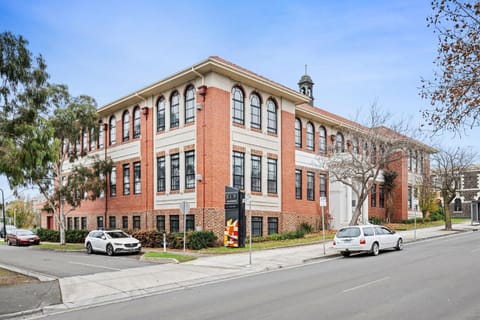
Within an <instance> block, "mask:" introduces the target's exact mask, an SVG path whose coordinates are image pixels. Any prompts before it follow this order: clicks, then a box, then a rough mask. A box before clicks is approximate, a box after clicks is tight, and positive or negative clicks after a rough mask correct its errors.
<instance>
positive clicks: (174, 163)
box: [170, 153, 180, 190]
mask: <svg viewBox="0 0 480 320" xmlns="http://www.w3.org/2000/svg"><path fill="white" fill-rule="evenodd" d="M170 174H171V179H170V190H179V189H180V156H179V154H178V153H176V154H172V155H171V156H170Z"/></svg>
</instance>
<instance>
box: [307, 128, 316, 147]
mask: <svg viewBox="0 0 480 320" xmlns="http://www.w3.org/2000/svg"><path fill="white" fill-rule="evenodd" d="M314 133H315V130H314V129H313V124H312V123H311V122H309V123H307V149H308V150H314V149H315V147H314V145H315V138H314V137H315V135H314Z"/></svg>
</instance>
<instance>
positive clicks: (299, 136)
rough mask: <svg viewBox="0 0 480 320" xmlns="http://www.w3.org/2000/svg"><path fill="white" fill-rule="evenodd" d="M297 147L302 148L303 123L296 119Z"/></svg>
mask: <svg viewBox="0 0 480 320" xmlns="http://www.w3.org/2000/svg"><path fill="white" fill-rule="evenodd" d="M295 147H297V148H301V147H302V122H301V121H300V119H298V118H297V119H295Z"/></svg>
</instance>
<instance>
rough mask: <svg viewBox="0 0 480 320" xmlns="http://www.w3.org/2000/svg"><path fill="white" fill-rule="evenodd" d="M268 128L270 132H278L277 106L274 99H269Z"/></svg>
mask: <svg viewBox="0 0 480 320" xmlns="http://www.w3.org/2000/svg"><path fill="white" fill-rule="evenodd" d="M267 115H268V118H267V121H268V123H267V130H268V132H270V133H277V106H276V105H275V102H273V100H268V101H267Z"/></svg>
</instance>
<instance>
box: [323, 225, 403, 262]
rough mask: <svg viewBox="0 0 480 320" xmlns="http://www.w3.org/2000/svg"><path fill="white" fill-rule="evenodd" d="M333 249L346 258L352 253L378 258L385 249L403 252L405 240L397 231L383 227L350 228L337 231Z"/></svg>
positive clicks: (363, 226) (362, 226) (361, 226)
mask: <svg viewBox="0 0 480 320" xmlns="http://www.w3.org/2000/svg"><path fill="white" fill-rule="evenodd" d="M333 247H334V248H335V249H336V250H337V251H340V253H341V254H342V255H343V256H344V257H348V256H350V254H351V253H352V252H368V253H370V254H372V255H374V256H376V255H378V253H379V252H380V250H383V249H390V248H394V249H397V250H402V249H403V239H402V237H401V236H400V235H399V234H398V233H395V231H392V230H390V229H388V228H386V227H383V226H377V225H373V224H368V225H360V226H349V227H344V228H341V229H340V230H338V231H337V234H336V235H335V238H334V239H333Z"/></svg>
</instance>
